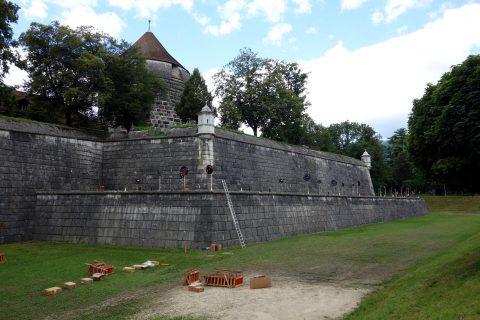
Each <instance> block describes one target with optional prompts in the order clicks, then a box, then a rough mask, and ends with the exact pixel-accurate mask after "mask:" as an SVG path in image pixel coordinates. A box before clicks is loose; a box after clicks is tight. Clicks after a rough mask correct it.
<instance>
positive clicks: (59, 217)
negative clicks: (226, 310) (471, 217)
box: [34, 191, 427, 248]
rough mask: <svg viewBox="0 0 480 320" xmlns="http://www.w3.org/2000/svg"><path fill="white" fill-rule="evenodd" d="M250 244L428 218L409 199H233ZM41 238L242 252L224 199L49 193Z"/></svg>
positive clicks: (216, 195)
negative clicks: (215, 247) (232, 248)
mask: <svg viewBox="0 0 480 320" xmlns="http://www.w3.org/2000/svg"><path fill="white" fill-rule="evenodd" d="M231 197H232V202H233V205H234V207H235V211H236V213H237V218H238V221H239V224H240V228H241V230H242V232H243V235H244V237H245V240H246V242H247V244H248V243H252V242H259V241H268V240H274V239H279V238H283V237H286V236H292V235H299V234H305V233H313V232H320V231H327V230H336V229H340V228H346V227H351V226H356V225H361V224H367V223H373V222H381V221H388V220H393V219H399V218H404V217H409V216H418V215H424V214H426V213H427V211H426V207H425V203H424V201H423V200H420V199H410V198H375V197H346V196H318V195H305V194H271V193H270V194H265V193H253V192H233V193H232V194H231ZM36 209H37V211H36V215H35V221H34V225H35V229H34V239H37V240H47V241H66V242H81V243H101V244H117V245H120V244H121V245H141V246H159V247H177V248H180V247H184V246H188V247H197V246H201V245H208V244H210V243H212V242H220V243H222V244H224V245H227V246H230V245H238V240H237V235H236V232H235V229H234V227H233V223H232V219H231V216H230V213H229V209H228V206H227V203H226V199H225V195H224V194H223V193H221V192H208V191H207V192H198V191H190V192H130V193H129V192H127V193H122V192H117V193H88V194H85V193H48V194H47V193H45V194H39V195H38V196H37V206H36Z"/></svg>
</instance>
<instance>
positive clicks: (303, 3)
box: [293, 0, 312, 14]
mask: <svg viewBox="0 0 480 320" xmlns="http://www.w3.org/2000/svg"><path fill="white" fill-rule="evenodd" d="M293 2H294V3H295V4H296V5H297V8H296V9H295V13H298V14H302V13H310V12H312V3H311V1H310V0H293Z"/></svg>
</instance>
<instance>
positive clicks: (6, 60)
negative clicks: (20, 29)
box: [0, 0, 20, 114]
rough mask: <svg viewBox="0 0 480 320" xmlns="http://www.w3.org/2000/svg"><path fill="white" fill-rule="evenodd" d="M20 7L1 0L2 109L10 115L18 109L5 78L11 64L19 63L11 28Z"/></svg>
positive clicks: (0, 74) (0, 60) (12, 91)
mask: <svg viewBox="0 0 480 320" xmlns="http://www.w3.org/2000/svg"><path fill="white" fill-rule="evenodd" d="M19 9H20V7H19V6H17V5H16V4H14V3H12V2H10V1H5V0H0V108H2V109H4V110H6V111H7V112H8V113H10V114H11V113H13V110H14V109H15V107H16V101H15V96H14V88H12V87H9V86H7V85H5V84H4V83H3V78H4V77H5V75H6V74H7V73H8V71H9V69H10V68H9V67H10V64H11V63H15V64H16V63H18V55H17V53H16V52H15V47H16V46H17V43H16V41H15V40H13V30H12V27H11V26H10V25H11V24H12V23H16V22H17V20H18V13H17V12H18V10H19Z"/></svg>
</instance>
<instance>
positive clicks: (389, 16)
mask: <svg viewBox="0 0 480 320" xmlns="http://www.w3.org/2000/svg"><path fill="white" fill-rule="evenodd" d="M432 1H433V0H388V1H387V4H386V5H385V7H384V9H383V12H380V11H378V10H377V11H375V12H374V14H373V15H372V21H373V22H374V23H379V22H382V21H384V22H387V23H389V22H392V21H394V20H395V19H397V18H398V17H399V16H400V15H401V14H403V13H405V12H406V11H407V10H409V9H413V8H420V7H425V6H428V5H430V4H431V3H432Z"/></svg>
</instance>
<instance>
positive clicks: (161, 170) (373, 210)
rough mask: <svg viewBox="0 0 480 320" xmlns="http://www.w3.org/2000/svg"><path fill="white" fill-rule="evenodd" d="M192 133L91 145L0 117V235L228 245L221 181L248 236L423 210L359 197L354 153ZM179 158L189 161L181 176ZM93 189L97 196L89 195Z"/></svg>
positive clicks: (360, 173) (362, 180)
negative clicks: (207, 169) (208, 168)
mask: <svg viewBox="0 0 480 320" xmlns="http://www.w3.org/2000/svg"><path fill="white" fill-rule="evenodd" d="M196 130H197V129H196V128H190V129H177V130H168V131H167V132H166V136H164V137H149V138H140V139H130V140H129V139H125V140H106V141H99V140H97V139H96V138H92V137H90V136H86V135H85V134H83V133H79V132H77V131H74V130H62V129H58V128H54V127H49V126H46V125H36V124H22V123H13V122H10V121H3V120H2V121H0V243H5V242H15V241H22V240H28V239H30V238H32V236H34V238H36V239H47V240H55V241H56V240H58V241H83V242H94V243H109V242H112V243H118V244H145V245H155V246H157V245H158V246H168V247H178V246H182V245H184V244H188V245H197V244H206V243H208V242H210V241H226V243H230V244H232V243H234V241H235V240H234V239H235V238H234V229H233V227H232V225H231V224H228V223H229V221H230V220H229V216H228V214H227V211H226V208H227V207H226V203H225V200H224V195H223V191H222V185H221V179H225V180H226V182H227V185H228V186H229V188H230V190H231V191H232V195H233V199H234V202H236V203H237V204H239V208H238V213H239V220H240V221H241V227H242V229H245V235H246V238H247V240H248V241H250V242H256V241H264V240H270V239H276V238H279V237H282V236H287V235H293V234H301V233H307V232H317V231H322V230H332V229H335V228H337V227H347V226H353V225H357V224H363V223H369V222H376V221H383V219H384V220H391V219H394V218H400V217H404V216H409V215H418V214H424V213H425V206H424V204H423V202H421V201H417V200H409V199H405V200H400V199H384V198H380V199H378V198H371V197H368V196H371V195H373V188H372V186H371V181H370V176H369V173H368V169H367V168H366V166H365V164H364V163H362V162H361V161H358V160H355V159H352V158H348V157H343V156H339V155H333V154H328V153H323V152H317V151H313V150H310V149H308V148H304V147H300V146H290V145H285V144H282V143H278V142H274V141H270V140H266V139H258V138H254V137H249V136H242V135H238V134H233V133H229V132H225V131H222V130H216V132H215V134H197V133H196V132H197V131H196ZM208 164H211V165H213V166H214V173H213V175H211V176H209V175H207V174H206V172H205V167H206V165H208ZM181 166H186V167H188V168H189V173H188V175H187V176H186V178H185V179H181V178H180V177H179V169H180V167H181ZM305 174H308V175H309V176H310V180H309V181H305V179H304V176H305ZM103 188H105V189H106V191H107V192H106V193H96V192H97V191H98V190H99V189H103ZM211 189H212V190H213V191H210V190H211ZM185 190H187V191H185ZM37 193H38V194H39V195H38V197H37V196H36V194H37ZM46 193H47V194H46ZM359 195H360V196H365V197H359ZM152 214H153V216H152ZM82 219H83V220H82ZM185 219H186V220H185ZM127 225H128V227H127ZM82 228H83V229H82ZM129 228H131V229H132V230H130V229H129ZM127 229H128V230H127ZM150 229H151V230H150ZM82 230H83V231H82ZM149 230H150V231H149ZM158 230H160V231H158ZM124 232H127V233H126V234H124ZM164 232H166V233H164ZM144 234H147V235H148V236H144ZM185 241H186V242H185Z"/></svg>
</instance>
